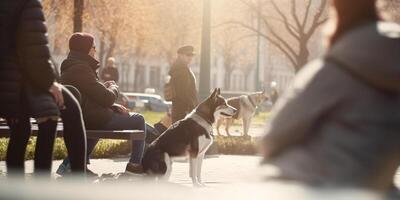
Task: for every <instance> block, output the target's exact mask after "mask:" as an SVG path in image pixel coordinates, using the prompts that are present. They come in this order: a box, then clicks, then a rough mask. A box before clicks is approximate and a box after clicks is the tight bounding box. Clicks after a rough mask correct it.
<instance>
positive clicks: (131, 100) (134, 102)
mask: <svg viewBox="0 0 400 200" xmlns="http://www.w3.org/2000/svg"><path fill="white" fill-rule="evenodd" d="M122 94H123V95H124V96H125V97H126V98H127V105H128V106H126V107H127V108H129V109H131V110H136V111H142V110H144V109H145V106H146V105H145V103H144V102H143V101H142V100H141V99H139V97H138V96H137V95H135V93H129V92H123V93H122Z"/></svg>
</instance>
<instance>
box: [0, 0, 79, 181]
mask: <svg viewBox="0 0 400 200" xmlns="http://www.w3.org/2000/svg"><path fill="white" fill-rule="evenodd" d="M0 8H1V9H0V27H1V28H0V35H1V37H0V44H1V45H0V117H2V118H6V119H7V124H8V126H9V128H10V132H11V135H10V141H9V143H8V148H7V157H6V164H7V172H8V174H9V175H19V176H21V175H23V174H24V161H25V150H26V146H27V144H28V141H29V137H30V134H31V122H30V118H31V117H32V118H35V119H36V121H37V123H38V129H39V130H38V137H37V140H36V147H35V158H34V159H35V162H34V167H35V174H38V172H39V173H40V174H41V175H44V176H48V177H50V172H51V164H52V155H53V147H54V139H55V136H56V128H57V121H58V118H59V117H61V118H62V120H63V123H64V140H65V144H66V146H67V150H68V155H69V156H70V157H71V169H72V171H73V172H77V173H80V174H81V175H83V174H84V172H85V169H86V168H85V165H86V158H85V155H86V146H85V145H86V133H85V127H84V125H83V121H82V113H81V110H80V106H79V103H78V101H77V100H76V99H75V98H74V96H73V95H72V94H71V92H70V91H68V90H67V89H66V88H64V87H63V86H61V85H60V84H59V83H57V82H56V74H55V72H54V69H53V67H52V65H51V63H50V50H49V48H48V43H47V36H46V35H47V31H46V25H45V23H44V22H45V21H44V14H43V11H42V6H41V4H40V1H38V0H2V1H0Z"/></svg>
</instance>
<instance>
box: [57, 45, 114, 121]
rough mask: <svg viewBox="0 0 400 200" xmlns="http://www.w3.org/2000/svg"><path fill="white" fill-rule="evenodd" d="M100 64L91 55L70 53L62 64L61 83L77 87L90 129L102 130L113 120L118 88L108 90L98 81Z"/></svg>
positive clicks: (85, 119)
mask: <svg viewBox="0 0 400 200" xmlns="http://www.w3.org/2000/svg"><path fill="white" fill-rule="evenodd" d="M98 68H99V62H98V61H97V60H95V59H94V58H92V57H91V56H89V55H84V54H82V53H79V52H70V53H69V55H68V57H67V59H65V60H64V61H63V62H62V64H61V77H60V80H61V83H63V84H65V85H72V86H74V87H76V88H77V89H78V90H79V92H80V93H81V95H82V113H83V118H84V121H85V125H86V127H87V128H89V129H102V128H104V126H105V125H106V124H107V123H108V122H109V121H110V120H111V115H112V110H111V106H112V105H113V104H114V102H115V100H116V99H117V97H118V89H117V87H110V88H106V87H105V86H104V85H103V84H102V83H100V81H99V80H98V77H97V73H96V70H97V69H98Z"/></svg>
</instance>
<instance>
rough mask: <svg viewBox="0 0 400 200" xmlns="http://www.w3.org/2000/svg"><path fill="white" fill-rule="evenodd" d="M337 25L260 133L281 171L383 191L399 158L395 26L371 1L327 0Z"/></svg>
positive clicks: (399, 46)
mask: <svg viewBox="0 0 400 200" xmlns="http://www.w3.org/2000/svg"><path fill="white" fill-rule="evenodd" d="M332 3H333V6H334V8H335V11H336V14H337V17H336V20H337V22H336V31H335V33H334V34H333V35H332V36H331V37H330V38H331V40H330V41H331V43H330V46H329V49H328V51H327V53H326V55H325V56H324V57H323V58H321V59H318V60H316V61H314V62H311V63H309V64H308V65H306V66H305V67H304V68H303V69H302V70H301V71H300V72H299V74H298V75H297V76H296V78H295V80H294V82H293V85H292V87H291V88H290V89H288V90H287V91H286V92H285V93H284V94H283V96H282V97H280V98H279V100H278V102H277V104H276V105H275V107H274V109H273V114H272V119H271V121H270V122H269V123H268V125H267V128H266V133H267V134H266V136H265V138H264V149H263V153H264V157H265V162H266V163H268V164H271V165H275V166H276V167H278V169H279V171H280V175H279V176H278V177H279V178H283V179H285V180H288V179H289V180H295V181H300V182H303V183H307V184H311V185H316V186H321V187H337V188H341V187H356V188H364V189H373V190H375V191H376V190H378V191H387V190H388V189H390V188H391V187H392V186H393V185H394V183H393V180H394V175H395V172H396V169H397V167H398V166H399V164H400V134H399V133H400V123H399V122H400V113H399V112H398V111H399V110H400V101H399V96H400V57H399V52H400V26H399V25H398V24H394V23H390V22H384V21H381V20H380V19H379V17H378V14H377V12H376V8H375V3H376V1H375V0H353V1H348V0H332Z"/></svg>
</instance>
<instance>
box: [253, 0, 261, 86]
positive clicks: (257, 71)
mask: <svg viewBox="0 0 400 200" xmlns="http://www.w3.org/2000/svg"><path fill="white" fill-rule="evenodd" d="M257 9H258V11H257V64H256V71H255V73H254V81H255V83H254V86H255V87H254V89H255V90H256V91H258V90H260V48H261V35H260V25H261V24H260V23H261V19H260V18H261V3H260V0H258V1H257Z"/></svg>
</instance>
